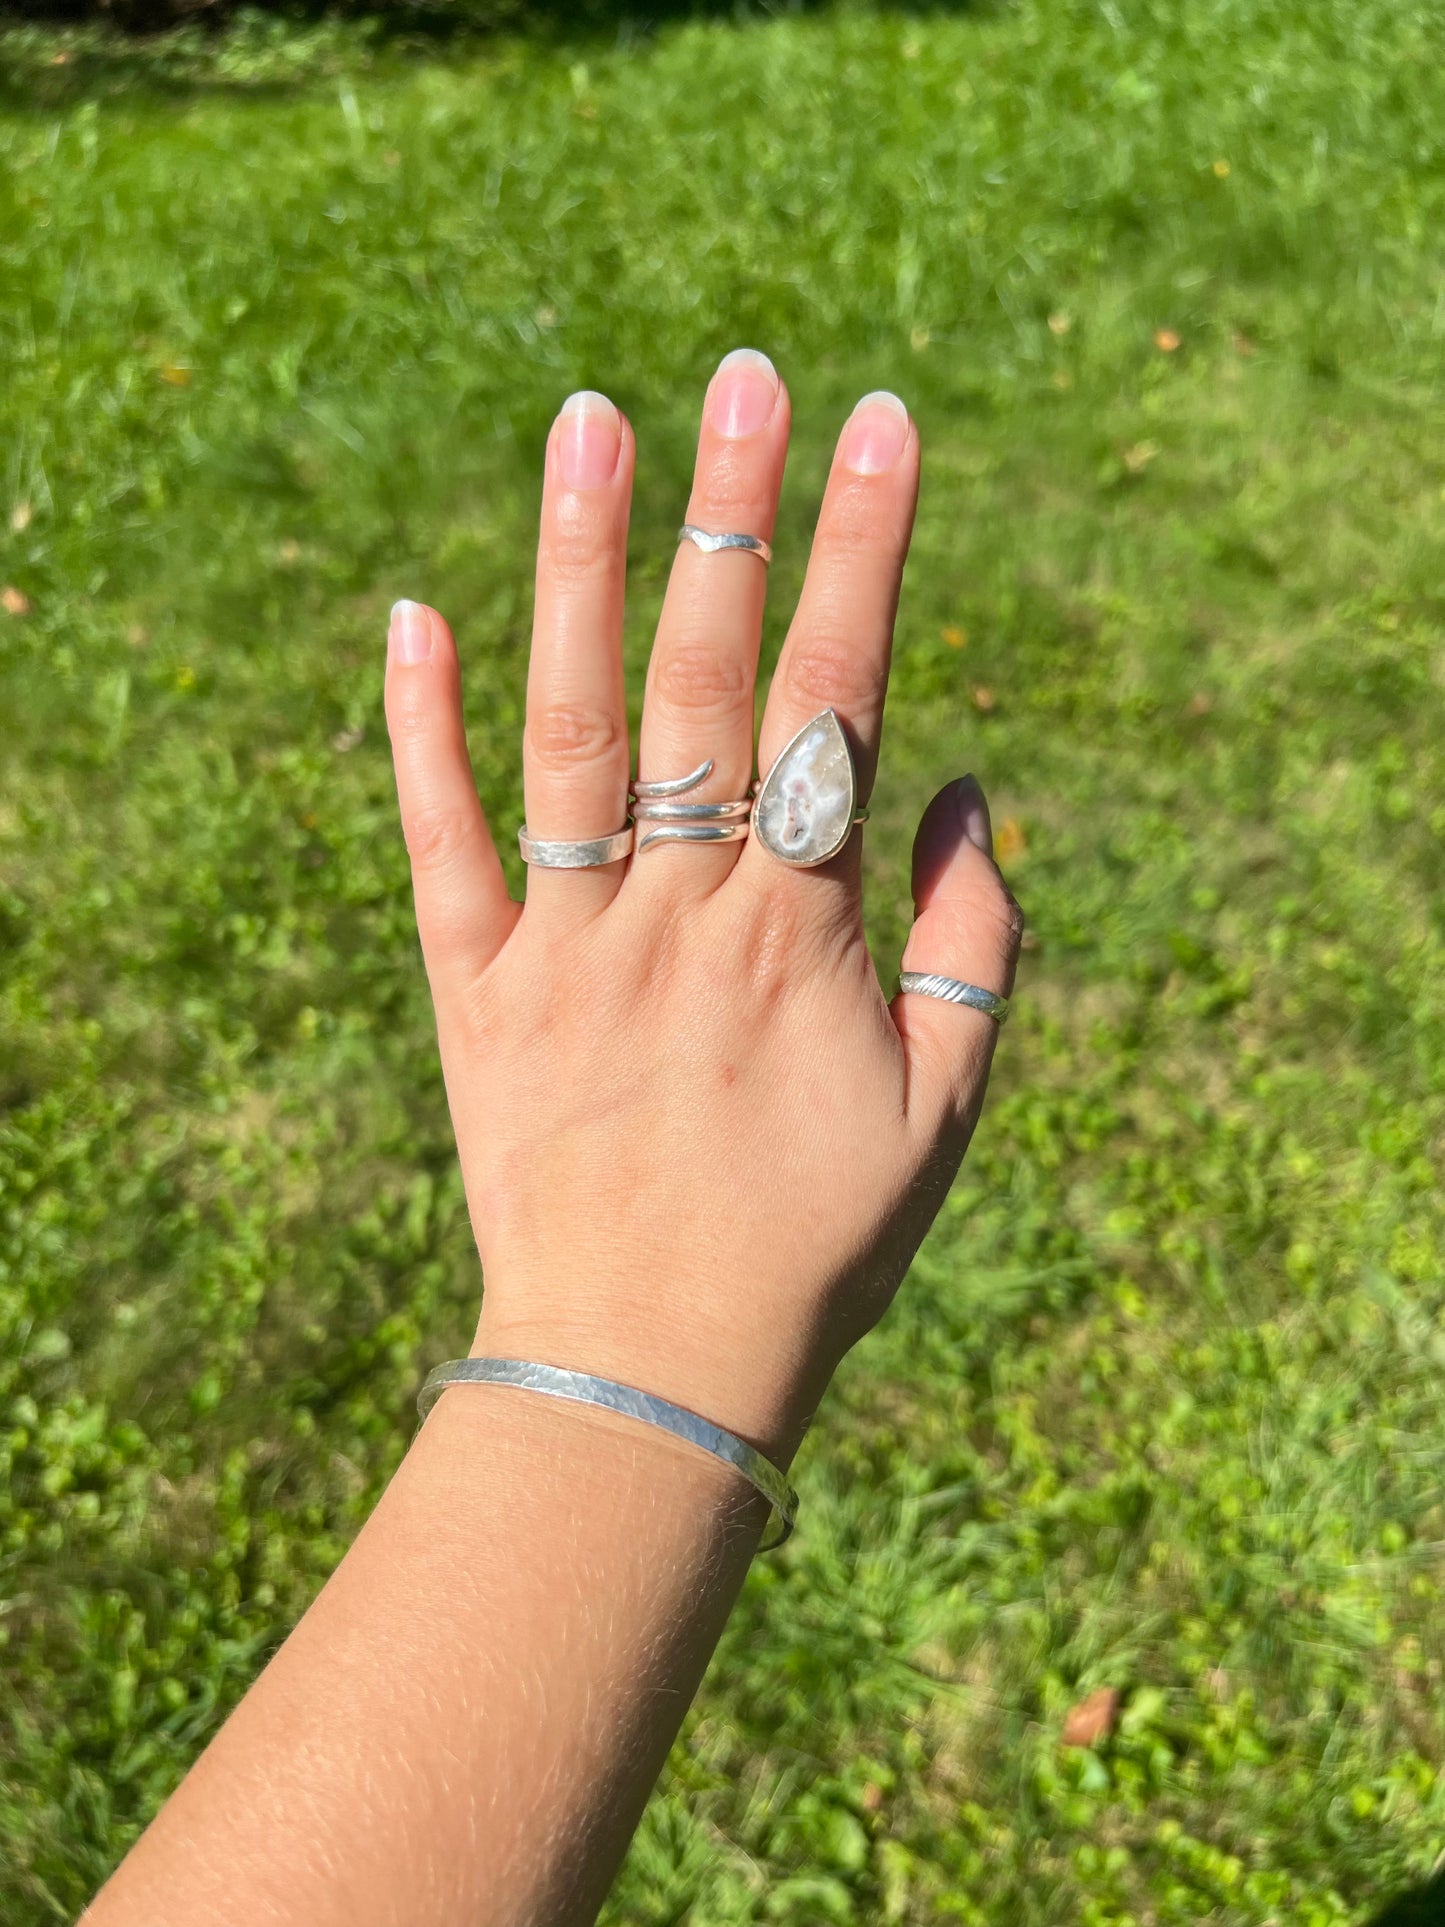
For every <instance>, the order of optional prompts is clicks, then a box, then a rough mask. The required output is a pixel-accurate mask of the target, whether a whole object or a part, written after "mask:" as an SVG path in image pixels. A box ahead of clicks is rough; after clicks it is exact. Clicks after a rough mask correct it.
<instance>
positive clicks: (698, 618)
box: [636, 348, 788, 891]
mask: <svg viewBox="0 0 1445 1927" xmlns="http://www.w3.org/2000/svg"><path fill="white" fill-rule="evenodd" d="M787 453H788V394H787V390H786V389H785V388H784V387H783V384H782V383H781V381H780V380H779V379H778V375H777V371H776V369H775V368H774V367H773V364H772V363H771V362H770V361H769V360H768V358H767V356H766V355H763V354H759V353H758V352H757V350H756V349H753V348H737V349H734V350H733V352H732V353H731V354H730V355H725V356H724V357H723V360H722V362H721V364H720V365H719V367H718V370H717V373H716V374H715V375H714V376H713V378H712V381H711V382H710V383H709V385H708V391H707V398H706V400H705V402H704V403H703V416H702V429H701V433H700V435H699V438H698V451H697V468H696V472H695V475H694V478H693V488H692V495H691V497H690V499H689V501H688V505H687V520H688V522H689V523H690V524H693V525H694V526H696V527H699V528H704V529H706V530H708V531H709V533H711V534H718V535H720V534H736V535H752V536H757V537H759V538H760V539H761V540H763V541H765V542H766V541H769V540H771V537H772V533H773V522H774V519H775V518H776V515H777V510H778V493H779V490H780V489H781V487H782V480H783V464H784V462H785V461H786V459H787ZM766 583H767V565H766V564H765V563H764V562H763V560H762V558H761V557H760V556H758V555H756V554H750V553H748V552H747V551H746V550H736V549H734V550H722V551H717V552H714V553H705V552H704V551H703V550H701V549H698V548H697V547H695V546H694V544H693V543H692V542H690V541H684V542H681V543H680V544H679V546H678V551H677V556H676V559H675V560H674V562H673V565H672V575H671V577H670V579H669V581H668V585H667V597H666V600H665V601H664V603H663V609H662V617H661V620H660V621H659V623H658V628H657V640H656V642H655V643H654V645H653V650H652V660H651V662H650V664H649V665H648V671H647V695H646V700H645V702H644V705H643V711H642V736H641V747H640V751H639V757H638V775H639V778H640V779H641V780H642V781H645V782H649V783H655V782H667V781H670V780H674V779H676V778H679V777H683V776H686V775H688V774H689V772H691V771H692V770H695V769H697V768H698V767H699V766H700V765H701V764H703V763H705V762H707V761H709V760H711V762H712V765H713V767H712V770H711V772H710V773H709V775H708V777H707V778H706V780H705V781H703V782H701V783H699V784H698V786H697V788H696V789H695V790H690V791H688V792H687V794H686V795H683V796H680V797H678V798H677V799H676V801H677V802H678V803H681V804H684V805H686V804H696V803H721V802H733V801H737V800H739V799H742V798H744V797H746V795H747V793H748V783H749V780H750V778H751V776H752V768H753V688H754V684H755V682H756V679H757V668H758V644H759V639H760V637H761V634H762V621H763V599H764V593H765V589H766ZM648 828H649V825H648V824H647V823H646V822H645V821H639V823H638V826H637V834H638V841H639V845H640V844H641V841H642V839H643V838H644V837H645V836H646V835H647V833H648ZM738 847H739V846H738V845H737V844H736V843H720V844H715V845H712V846H711V847H707V846H700V845H698V844H681V845H679V844H677V843H668V842H665V841H664V842H660V843H656V844H653V845H652V846H651V847H650V848H649V849H647V850H646V851H640V852H639V856H638V858H637V864H636V874H637V875H638V876H639V878H642V879H645V880H649V881H651V882H652V883H653V885H654V886H656V887H663V888H666V889H667V890H669V891H675V890H676V889H678V888H679V887H686V888H688V889H698V890H707V889H710V888H712V887H714V886H715V885H716V884H717V883H718V882H720V881H721V879H722V878H723V877H724V876H725V875H726V874H727V872H728V871H729V870H730V869H731V868H732V865H733V863H734V861H735V860H736V857H737V851H738Z"/></svg>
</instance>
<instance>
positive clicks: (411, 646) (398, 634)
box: [386, 600, 431, 667]
mask: <svg viewBox="0 0 1445 1927" xmlns="http://www.w3.org/2000/svg"><path fill="white" fill-rule="evenodd" d="M386 648H387V654H388V655H389V656H390V657H391V659H392V661H393V662H401V663H406V664H407V665H408V667H409V666H410V665H411V664H413V663H418V662H425V661H426V659H427V657H428V656H429V655H430V654H431V616H430V615H429V614H428V613H427V611H426V610H425V609H424V608H423V607H422V605H421V604H420V603H419V602H407V601H405V600H403V601H401V602H394V603H393V604H392V605H391V625H390V627H389V628H388V629H387V632H386Z"/></svg>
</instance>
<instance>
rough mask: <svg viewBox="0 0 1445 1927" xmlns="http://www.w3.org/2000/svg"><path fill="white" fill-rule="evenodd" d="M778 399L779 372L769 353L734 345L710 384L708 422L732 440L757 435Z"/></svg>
mask: <svg viewBox="0 0 1445 1927" xmlns="http://www.w3.org/2000/svg"><path fill="white" fill-rule="evenodd" d="M777 400H778V371H777V369H776V368H775V367H774V366H773V364H772V363H771V362H770V361H769V360H768V358H767V356H766V355H763V354H759V353H758V351H757V349H756V348H734V349H733V351H732V353H731V354H730V355H724V356H723V358H722V360H721V361H720V362H719V363H718V366H717V373H716V374H715V375H714V376H713V378H712V381H711V382H710V383H709V385H708V391H707V418H708V422H709V424H710V425H711V426H712V427H713V428H715V429H716V430H717V432H718V434H719V435H726V436H728V438H729V439H730V440H733V441H736V440H738V439H739V438H740V437H741V436H743V435H756V434H757V432H758V430H759V429H760V428H764V427H766V426H767V424H768V422H769V421H770V420H771V418H772V413H773V409H774V408H775V407H776V405H777Z"/></svg>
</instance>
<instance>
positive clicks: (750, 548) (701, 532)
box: [677, 522, 773, 567]
mask: <svg viewBox="0 0 1445 1927" xmlns="http://www.w3.org/2000/svg"><path fill="white" fill-rule="evenodd" d="M677 539H678V541H679V542H691V543H692V545H693V547H694V548H696V549H701V550H702V552H703V554H704V555H718V554H721V552H722V551H723V550H724V549H741V550H742V551H743V552H744V554H746V555H755V556H756V557H757V558H758V560H759V561H760V562H761V563H762V564H763V565H764V567H766V566H767V564H768V563H769V562H771V561H772V559H773V547H772V544H771V543H770V542H765V541H764V540H763V538H762V537H761V536H760V535H739V534H736V533H733V532H730V531H729V532H725V533H722V534H714V532H713V531H712V530H711V529H700V528H699V527H698V526H697V524H696V523H695V522H684V523H683V525H682V527H681V528H680V529H679V530H678V532H677Z"/></svg>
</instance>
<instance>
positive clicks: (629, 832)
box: [517, 823, 635, 870]
mask: <svg viewBox="0 0 1445 1927" xmlns="http://www.w3.org/2000/svg"><path fill="white" fill-rule="evenodd" d="M634 834H635V832H634V830H633V828H632V825H631V824H630V823H629V824H628V825H627V827H626V828H625V829H621V830H614V831H613V833H612V835H611V836H588V837H581V838H578V839H577V840H576V841H573V842H569V841H567V840H565V839H563V838H556V837H554V838H551V839H547V838H544V837H540V836H530V835H528V833H527V826H526V824H525V823H524V824H523V825H522V827H521V829H520V830H518V832H517V842H518V844H519V845H520V847H521V851H522V861H523V862H524V863H528V864H531V865H532V867H533V868H534V869H537V870H595V869H598V868H599V867H600V866H601V865H602V864H604V863H619V862H620V861H621V860H622V858H623V857H625V856H630V855H631V854H632V839H633V836H634Z"/></svg>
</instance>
